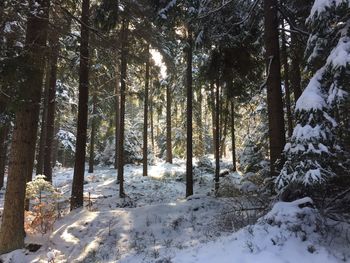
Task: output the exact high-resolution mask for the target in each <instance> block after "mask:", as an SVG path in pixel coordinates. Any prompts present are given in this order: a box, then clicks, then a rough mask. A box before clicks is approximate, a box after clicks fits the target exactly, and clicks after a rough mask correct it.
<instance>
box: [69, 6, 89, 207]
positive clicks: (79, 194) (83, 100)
mask: <svg viewBox="0 0 350 263" xmlns="http://www.w3.org/2000/svg"><path fill="white" fill-rule="evenodd" d="M89 9H90V0H83V2H82V14H81V21H82V23H81V43H80V69H79V104H78V127H77V136H76V140H77V141H76V147H75V165H74V175H73V184H72V196H71V200H70V204H71V210H73V209H76V208H78V207H82V206H83V205H84V170H85V154H86V138H87V134H86V133H87V118H88V102H89V28H88V25H89Z"/></svg>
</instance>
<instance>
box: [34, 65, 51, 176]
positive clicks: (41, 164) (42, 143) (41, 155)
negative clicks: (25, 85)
mask: <svg viewBox="0 0 350 263" xmlns="http://www.w3.org/2000/svg"><path fill="white" fill-rule="evenodd" d="M49 75H50V69H49V67H48V66H47V67H46V70H45V88H44V96H43V97H44V101H43V102H44V103H43V104H42V105H43V106H42V114H41V125H40V141H39V152H38V156H37V164H36V174H43V168H44V156H45V142H46V129H47V127H46V123H47V122H46V121H47V104H48V97H49Z"/></svg>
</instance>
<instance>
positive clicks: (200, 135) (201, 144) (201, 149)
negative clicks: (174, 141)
mask: <svg viewBox="0 0 350 263" xmlns="http://www.w3.org/2000/svg"><path fill="white" fill-rule="evenodd" d="M202 103H203V94H202V89H201V88H199V92H198V113H197V115H198V117H197V124H198V139H199V142H198V144H199V145H198V148H199V151H198V154H199V156H203V155H204V140H203V120H202V117H203V114H202Z"/></svg>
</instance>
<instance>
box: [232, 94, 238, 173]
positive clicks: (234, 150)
mask: <svg viewBox="0 0 350 263" xmlns="http://www.w3.org/2000/svg"><path fill="white" fill-rule="evenodd" d="M231 143H232V144H231V146H232V170H233V172H235V171H236V170H237V168H236V137H235V102H234V98H232V99H231Z"/></svg>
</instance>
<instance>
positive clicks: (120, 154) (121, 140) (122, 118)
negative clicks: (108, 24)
mask: <svg viewBox="0 0 350 263" xmlns="http://www.w3.org/2000/svg"><path fill="white" fill-rule="evenodd" d="M128 27H129V23H128V21H126V19H123V22H122V51H121V52H122V54H121V66H120V73H121V82H120V124H119V138H118V139H119V140H118V150H119V152H118V182H119V196H120V197H121V198H124V197H125V192H124V134H125V131H124V130H125V90H126V78H127V74H126V73H127V56H128V31H129V29H128Z"/></svg>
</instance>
